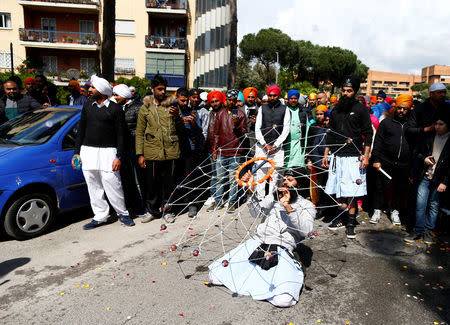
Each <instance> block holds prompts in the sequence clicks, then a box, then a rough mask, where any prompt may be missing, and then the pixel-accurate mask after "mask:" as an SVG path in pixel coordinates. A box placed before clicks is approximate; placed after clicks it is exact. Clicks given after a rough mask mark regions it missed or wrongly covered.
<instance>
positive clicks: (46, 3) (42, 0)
mask: <svg viewBox="0 0 450 325" xmlns="http://www.w3.org/2000/svg"><path fill="white" fill-rule="evenodd" d="M18 3H19V4H20V5H22V6H25V7H28V8H30V9H32V8H36V9H40V10H46V11H61V10H64V11H69V12H85V13H86V12H97V13H98V12H99V10H100V2H99V0H18Z"/></svg>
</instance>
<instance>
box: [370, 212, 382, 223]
mask: <svg viewBox="0 0 450 325" xmlns="http://www.w3.org/2000/svg"><path fill="white" fill-rule="evenodd" d="M380 218H381V210H378V209H375V210H373V215H372V218H370V221H369V222H370V223H373V224H375V223H378V221H380Z"/></svg>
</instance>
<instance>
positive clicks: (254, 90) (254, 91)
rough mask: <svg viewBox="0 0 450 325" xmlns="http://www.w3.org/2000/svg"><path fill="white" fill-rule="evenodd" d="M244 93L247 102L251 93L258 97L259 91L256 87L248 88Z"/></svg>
mask: <svg viewBox="0 0 450 325" xmlns="http://www.w3.org/2000/svg"><path fill="white" fill-rule="evenodd" d="M242 93H243V94H244V99H245V100H247V97H248V95H250V93H253V96H255V98H256V96H258V90H256V88H255V87H248V88H245V89H244V90H243V91H242Z"/></svg>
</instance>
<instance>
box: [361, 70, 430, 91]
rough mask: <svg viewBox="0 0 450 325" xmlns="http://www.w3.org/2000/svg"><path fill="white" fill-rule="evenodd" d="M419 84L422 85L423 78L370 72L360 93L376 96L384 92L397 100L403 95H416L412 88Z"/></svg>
mask: <svg viewBox="0 0 450 325" xmlns="http://www.w3.org/2000/svg"><path fill="white" fill-rule="evenodd" d="M419 83H422V78H421V76H416V75H411V74H403V73H393V72H383V71H373V70H369V74H368V76H367V80H366V82H364V83H361V87H360V92H361V93H362V94H364V95H368V96H374V95H376V94H377V93H378V92H379V91H380V90H383V91H384V92H385V93H386V95H387V96H389V97H391V98H396V97H397V96H398V95H401V94H406V95H414V94H415V93H414V92H413V91H412V89H411V86H413V85H416V84H419Z"/></svg>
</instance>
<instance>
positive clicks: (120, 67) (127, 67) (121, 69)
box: [114, 58, 135, 74]
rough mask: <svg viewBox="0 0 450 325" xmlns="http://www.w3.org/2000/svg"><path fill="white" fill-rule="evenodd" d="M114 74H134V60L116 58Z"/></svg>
mask: <svg viewBox="0 0 450 325" xmlns="http://www.w3.org/2000/svg"><path fill="white" fill-rule="evenodd" d="M114 73H116V74H135V68H134V59H125V58H116V59H115V63H114Z"/></svg>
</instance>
